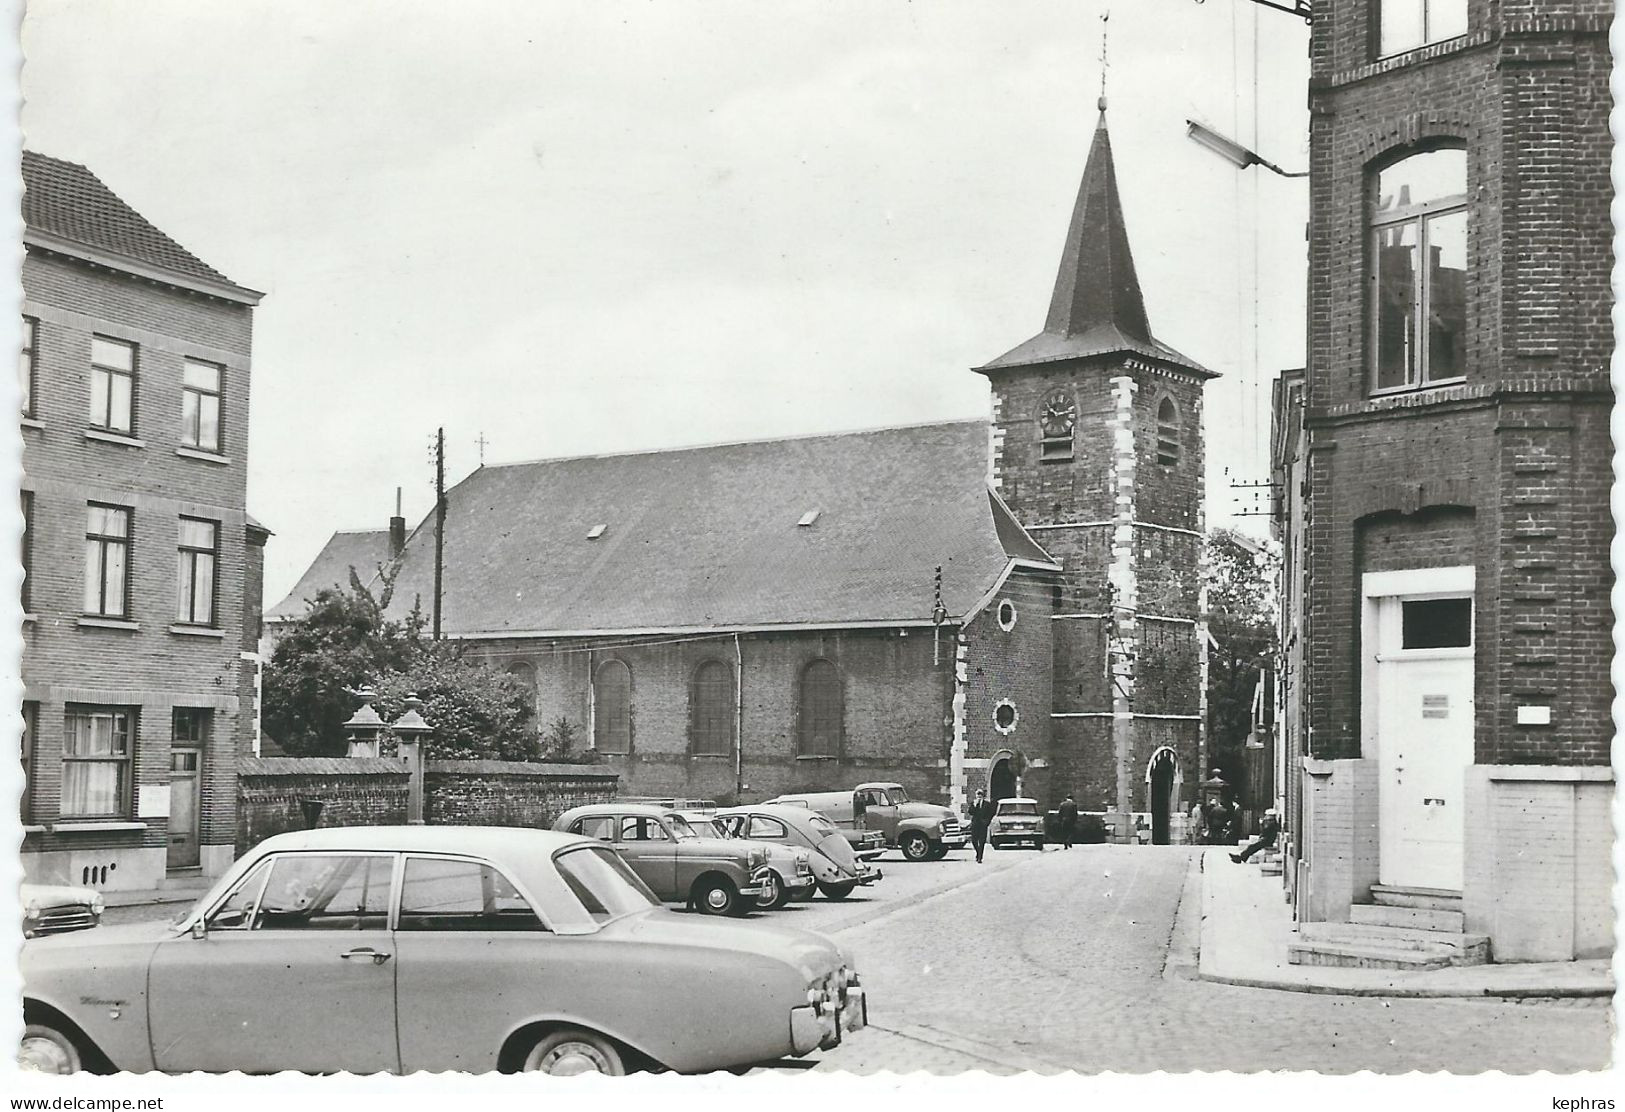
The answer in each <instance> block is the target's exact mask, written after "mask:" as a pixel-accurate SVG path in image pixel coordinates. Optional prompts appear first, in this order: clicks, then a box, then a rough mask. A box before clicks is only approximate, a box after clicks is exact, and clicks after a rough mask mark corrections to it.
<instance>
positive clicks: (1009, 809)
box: [999, 803, 1038, 815]
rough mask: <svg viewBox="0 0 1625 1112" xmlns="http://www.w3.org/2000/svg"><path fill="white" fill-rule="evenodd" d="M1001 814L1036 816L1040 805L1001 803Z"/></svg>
mask: <svg viewBox="0 0 1625 1112" xmlns="http://www.w3.org/2000/svg"><path fill="white" fill-rule="evenodd" d="M999 814H1001V815H1036V814H1038V804H1036V803H1001V804H999Z"/></svg>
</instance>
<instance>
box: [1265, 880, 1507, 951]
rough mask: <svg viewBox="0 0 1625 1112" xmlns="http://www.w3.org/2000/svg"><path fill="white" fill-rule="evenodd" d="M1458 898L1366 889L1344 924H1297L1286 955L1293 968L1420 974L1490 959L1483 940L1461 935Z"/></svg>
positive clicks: (1439, 893)
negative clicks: (1294, 939) (1366, 900)
mask: <svg viewBox="0 0 1625 1112" xmlns="http://www.w3.org/2000/svg"><path fill="white" fill-rule="evenodd" d="M1463 918H1464V917H1463V914H1462V910H1461V893H1460V892H1447V891H1444V890H1441V889H1437V888H1395V887H1390V886H1387V885H1382V884H1374V885H1372V886H1371V902H1370V903H1366V904H1355V905H1354V906H1353V907H1351V908H1350V909H1349V920H1350V921H1349V922H1347V923H1300V924H1299V925H1298V939H1299V941H1297V942H1295V943H1293V944H1292V946H1291V947H1289V949H1288V951H1287V960H1288V961H1289V962H1291V963H1292V964H1293V965H1335V966H1342V967H1345V968H1351V969H1405V970H1412V971H1421V970H1427V969H1444V968H1447V967H1449V966H1452V965H1483V964H1485V963H1486V962H1488V961H1489V960H1490V940H1489V936H1488V935H1483V934H1467V933H1465V931H1464V929H1463V928H1464V923H1463Z"/></svg>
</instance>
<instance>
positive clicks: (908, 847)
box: [897, 830, 931, 861]
mask: <svg viewBox="0 0 1625 1112" xmlns="http://www.w3.org/2000/svg"><path fill="white" fill-rule="evenodd" d="M897 846H898V848H899V849H901V850H902V851H903V860H905V861H926V860H929V859H930V857H931V839H929V838H927V837H926V836H925V835H924V834H921V833H920V832H919V831H918V830H911V831H909V832H908V833H907V834H904V835H903V837H902V840H901V841H899V842H898V843H897Z"/></svg>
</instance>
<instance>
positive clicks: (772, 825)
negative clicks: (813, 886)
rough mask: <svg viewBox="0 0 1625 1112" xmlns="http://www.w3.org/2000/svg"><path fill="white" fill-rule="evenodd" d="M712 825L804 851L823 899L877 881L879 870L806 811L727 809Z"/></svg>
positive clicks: (823, 821) (828, 824) (757, 807)
mask: <svg viewBox="0 0 1625 1112" xmlns="http://www.w3.org/2000/svg"><path fill="white" fill-rule="evenodd" d="M716 821H717V822H719V823H721V824H722V825H723V827H724V829H726V830H728V831H730V832H733V833H738V834H741V835H743V836H744V837H746V838H753V839H756V840H758V841H763V842H767V843H769V844H772V843H774V842H782V843H784V844H786V845H796V846H801V847H804V848H805V849H806V850H807V851H808V852H809V853H810V855H811V863H812V871H813V875H814V876H815V877H816V878H817V881H818V890H819V891H820V892H822V893H823V894H824V897H825V898H826V899H831V900H844V899H846V898H847V897H848V896H850V895H851V894H852V891H853V889H855V888H857V887H858V886H859V885H865V884H873V883H874V882H875V881H877V880H879V879H880V870H879V869H877V868H875V867H874V866H873V865H870V864H867V863H865V862H863V861H860V860H859V859H858V857H857V855H856V854H855V853H853V852H852V847H851V845H850V844H849V843H848V842H847V840H846V839H845V838H844V837H842V835H841V832H840V831H839V830H837V829H836V828H835V824H834V823H832V822H830V821H829V820H828V819H827V818H825V817H824V816H823V815H821V814H819V813H818V812H817V811H813V810H810V809H809V808H806V807H793V806H789V805H784V804H772V803H758V804H755V805H754V806H750V807H729V808H727V809H725V810H722V811H719V812H717V816H716Z"/></svg>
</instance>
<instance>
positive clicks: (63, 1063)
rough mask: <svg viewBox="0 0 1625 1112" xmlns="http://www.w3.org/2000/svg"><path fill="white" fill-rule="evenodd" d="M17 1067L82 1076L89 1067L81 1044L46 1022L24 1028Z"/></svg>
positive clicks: (33, 1071)
mask: <svg viewBox="0 0 1625 1112" xmlns="http://www.w3.org/2000/svg"><path fill="white" fill-rule="evenodd" d="M17 1065H18V1067H19V1068H21V1069H23V1070H26V1071H29V1072H32V1073H57V1074H68V1073H78V1072H79V1071H80V1070H82V1069H84V1068H85V1059H84V1055H83V1054H81V1053H80V1052H79V1044H78V1043H76V1042H75V1041H74V1040H73V1038H72V1037H71V1036H69V1035H68V1034H67V1033H66V1032H64V1031H61V1030H59V1029H57V1028H55V1027H52V1026H49V1025H48V1024H44V1023H30V1024H28V1025H27V1026H26V1027H24V1028H23V1037H22V1041H21V1042H20V1043H19V1044H18V1046H17Z"/></svg>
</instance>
